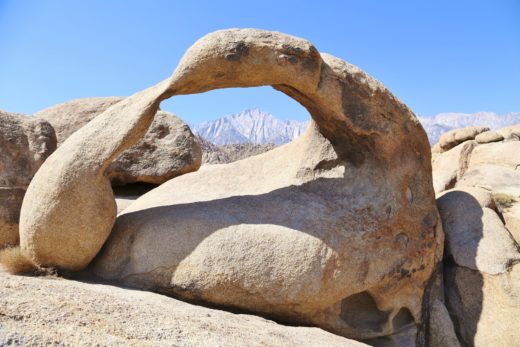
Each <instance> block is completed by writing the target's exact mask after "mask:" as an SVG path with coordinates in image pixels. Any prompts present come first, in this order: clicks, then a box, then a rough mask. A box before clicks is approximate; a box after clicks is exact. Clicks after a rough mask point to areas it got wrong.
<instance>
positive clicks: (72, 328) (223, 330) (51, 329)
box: [0, 273, 367, 347]
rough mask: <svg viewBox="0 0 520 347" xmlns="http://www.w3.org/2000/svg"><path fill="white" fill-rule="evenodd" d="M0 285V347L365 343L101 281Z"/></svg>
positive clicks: (16, 279) (6, 281)
mask: <svg viewBox="0 0 520 347" xmlns="http://www.w3.org/2000/svg"><path fill="white" fill-rule="evenodd" d="M0 283H2V286H0V307H2V315H1V322H2V323H1V324H0V345H1V346H100V345H103V346H150V347H152V346H154V347H155V346H164V347H166V346H309V347H311V346H338V347H339V346H342V347H362V346H367V345H365V344H363V343H360V342H357V341H353V340H349V339H346V338H343V337H340V336H337V335H333V334H331V333H328V332H326V331H323V330H321V329H317V328H311V327H292V326H284V325H281V324H277V323H275V322H273V321H269V320H266V319H263V318H260V317H256V316H253V315H246V314H233V313H229V312H224V311H221V310H215V309H210V308H205V307H202V306H195V305H191V304H188V303H185V302H182V301H178V300H175V299H172V298H168V297H165V296H163V295H159V294H155V293H148V292H143V291H137V290H130V289H123V288H118V287H114V286H109V285H106V284H92V283H84V282H80V281H71V280H64V279H61V278H56V277H47V278H37V277H22V276H9V275H6V274H2V273H0Z"/></svg>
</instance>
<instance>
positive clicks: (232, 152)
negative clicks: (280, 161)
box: [199, 137, 276, 164]
mask: <svg viewBox="0 0 520 347" xmlns="http://www.w3.org/2000/svg"><path fill="white" fill-rule="evenodd" d="M199 142H200V143H201V147H202V163H203V164H229V163H232V162H234V161H237V160H241V159H245V158H249V157H252V156H254V155H258V154H261V153H264V152H267V151H270V150H271V149H273V148H275V147H276V146H275V145H274V144H272V143H268V144H264V145H257V144H253V143H242V144H231V145H221V146H219V145H215V144H213V143H211V142H209V141H207V140H204V139H203V138H201V137H199Z"/></svg>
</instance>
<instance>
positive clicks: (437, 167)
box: [432, 141, 476, 193]
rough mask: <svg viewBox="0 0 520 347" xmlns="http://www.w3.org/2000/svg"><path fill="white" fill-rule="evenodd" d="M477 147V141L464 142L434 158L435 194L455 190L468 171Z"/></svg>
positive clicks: (436, 154) (435, 155) (437, 154)
mask: <svg viewBox="0 0 520 347" xmlns="http://www.w3.org/2000/svg"><path fill="white" fill-rule="evenodd" d="M475 146H476V142H475V141H466V142H463V143H461V144H459V145H457V146H455V147H453V148H452V149H450V150H448V151H445V152H443V153H435V154H434V155H433V158H432V175H433V188H434V190H435V193H440V192H443V191H445V190H446V189H450V188H453V187H454V186H455V184H456V183H457V180H458V179H460V178H461V177H462V176H463V175H464V173H465V172H466V170H467V167H468V163H469V158H470V157H471V153H472V151H473V149H474V148H475Z"/></svg>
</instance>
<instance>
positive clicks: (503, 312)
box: [445, 264, 520, 347]
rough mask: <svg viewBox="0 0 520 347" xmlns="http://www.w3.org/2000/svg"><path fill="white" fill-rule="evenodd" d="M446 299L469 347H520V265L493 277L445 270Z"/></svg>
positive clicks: (462, 339)
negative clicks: (519, 345) (519, 326)
mask: <svg viewBox="0 0 520 347" xmlns="http://www.w3.org/2000/svg"><path fill="white" fill-rule="evenodd" d="M445 274H446V277H445V281H446V300H447V306H448V309H449V311H450V313H451V315H452V317H453V318H454V323H455V328H456V330H457V331H458V333H459V336H460V337H461V342H463V344H465V345H467V346H476V347H480V346H482V347H487V346H518V341H520V330H519V329H518V316H519V314H520V300H519V299H518V298H519V297H520V285H519V284H520V266H519V265H518V264H515V265H513V266H511V268H510V269H509V271H507V272H506V273H503V274H499V275H489V274H487V273H482V272H478V271H476V270H472V269H469V268H466V267H459V266H455V267H447V269H446V270H445Z"/></svg>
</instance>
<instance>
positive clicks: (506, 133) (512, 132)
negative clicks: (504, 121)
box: [496, 124, 520, 140]
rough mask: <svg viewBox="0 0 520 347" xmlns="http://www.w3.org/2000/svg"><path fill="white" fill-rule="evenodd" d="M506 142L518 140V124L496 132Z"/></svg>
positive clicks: (519, 128)
mask: <svg viewBox="0 0 520 347" xmlns="http://www.w3.org/2000/svg"><path fill="white" fill-rule="evenodd" d="M496 132H497V133H499V134H500V135H502V136H503V137H504V139H507V140H518V139H519V138H520V124H516V125H511V126H508V127H505V128H501V129H498V130H497V131H496Z"/></svg>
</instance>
